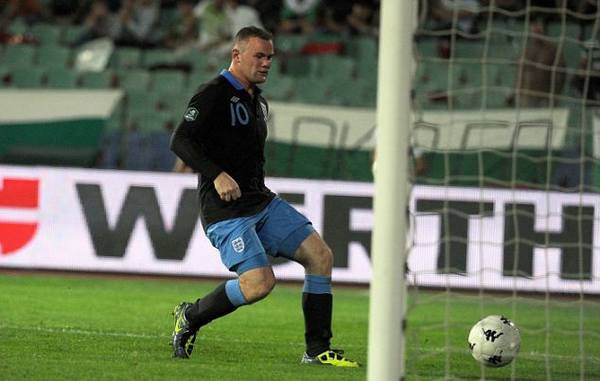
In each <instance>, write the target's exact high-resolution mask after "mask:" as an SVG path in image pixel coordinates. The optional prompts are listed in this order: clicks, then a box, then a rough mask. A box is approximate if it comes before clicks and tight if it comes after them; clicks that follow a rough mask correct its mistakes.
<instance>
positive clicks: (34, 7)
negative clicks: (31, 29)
mask: <svg viewBox="0 0 600 381" xmlns="http://www.w3.org/2000/svg"><path fill="white" fill-rule="evenodd" d="M0 10H1V12H2V13H1V15H0V30H5V29H6V27H7V26H8V25H9V24H10V23H12V22H13V21H14V20H15V19H21V20H23V21H24V22H26V23H27V24H32V23H35V22H37V21H40V20H41V19H42V18H43V16H44V13H43V10H44V9H43V7H42V4H40V2H39V1H38V0H4V1H1V0H0Z"/></svg>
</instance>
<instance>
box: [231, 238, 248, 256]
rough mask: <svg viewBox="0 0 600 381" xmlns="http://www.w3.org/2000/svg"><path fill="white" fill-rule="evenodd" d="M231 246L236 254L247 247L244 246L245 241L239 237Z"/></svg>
mask: <svg viewBox="0 0 600 381" xmlns="http://www.w3.org/2000/svg"><path fill="white" fill-rule="evenodd" d="M231 246H233V250H235V252H236V253H241V252H242V251H244V248H245V247H246V246H245V245H244V240H243V239H242V237H237V238H236V239H234V240H233V241H231Z"/></svg>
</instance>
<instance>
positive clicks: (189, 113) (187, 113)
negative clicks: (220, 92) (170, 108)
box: [183, 107, 198, 122]
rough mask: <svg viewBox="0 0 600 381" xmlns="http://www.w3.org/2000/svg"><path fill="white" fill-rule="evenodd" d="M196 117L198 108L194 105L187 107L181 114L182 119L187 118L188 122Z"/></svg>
mask: <svg viewBox="0 0 600 381" xmlns="http://www.w3.org/2000/svg"><path fill="white" fill-rule="evenodd" d="M197 117H198V110H196V108H195V107H188V109H187V110H186V111H185V114H184V115H183V119H185V120H187V121H188V122H193V121H194V120H196V118H197Z"/></svg>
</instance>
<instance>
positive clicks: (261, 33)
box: [233, 26, 273, 44]
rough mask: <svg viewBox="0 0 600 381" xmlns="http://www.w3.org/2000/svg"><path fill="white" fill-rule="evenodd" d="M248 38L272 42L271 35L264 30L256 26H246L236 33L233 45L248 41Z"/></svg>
mask: <svg viewBox="0 0 600 381" xmlns="http://www.w3.org/2000/svg"><path fill="white" fill-rule="evenodd" d="M250 37H258V38H260V39H262V40H265V41H271V40H273V35H272V34H271V32H267V31H266V30H264V29H261V28H258V27H256V26H246V27H244V28H242V29H240V30H239V31H238V32H237V33H236V35H235V38H234V39H233V43H234V44H238V43H240V42H242V41H248V39H249V38H250Z"/></svg>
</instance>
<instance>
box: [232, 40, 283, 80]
mask: <svg viewBox="0 0 600 381" xmlns="http://www.w3.org/2000/svg"><path fill="white" fill-rule="evenodd" d="M273 55H274V50H273V41H270V40H269V41H266V40H263V39H262V38H258V37H250V38H249V39H248V42H247V43H246V46H245V47H242V48H241V49H240V51H239V52H238V59H239V61H238V62H239V68H240V74H241V75H242V76H243V77H244V78H243V79H244V80H246V81H247V82H248V83H249V84H256V83H263V82H265V81H266V80H267V76H268V75H269V69H270V68H271V62H272V60H273Z"/></svg>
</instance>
